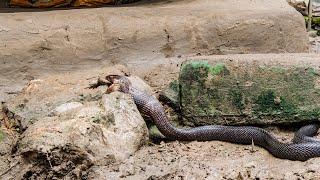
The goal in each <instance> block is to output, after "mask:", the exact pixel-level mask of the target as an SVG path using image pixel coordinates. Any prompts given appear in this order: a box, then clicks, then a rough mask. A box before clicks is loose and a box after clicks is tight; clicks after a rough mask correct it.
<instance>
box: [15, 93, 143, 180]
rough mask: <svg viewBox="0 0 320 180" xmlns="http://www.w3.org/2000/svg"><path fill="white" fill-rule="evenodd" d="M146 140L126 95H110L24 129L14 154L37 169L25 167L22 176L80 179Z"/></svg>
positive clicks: (120, 159) (134, 148) (128, 152)
mask: <svg viewBox="0 0 320 180" xmlns="http://www.w3.org/2000/svg"><path fill="white" fill-rule="evenodd" d="M99 104H101V105H102V106H101V107H102V108H100V106H99ZM78 105H79V104H78ZM66 109H68V108H66ZM147 139H148V130H147V127H146V125H145V122H144V120H143V118H142V117H141V115H140V113H139V111H138V110H137V107H136V106H135V104H134V102H133V99H132V98H131V96H129V95H126V94H123V93H120V92H114V93H112V94H108V95H104V96H103V99H102V100H101V103H96V104H95V105H94V104H93V103H91V104H90V105H88V106H83V105H82V106H78V107H77V108H76V109H74V110H73V111H71V112H69V113H64V114H59V116H54V117H50V118H49V117H48V118H44V119H42V120H39V121H37V122H35V123H34V124H33V125H32V126H30V127H29V128H28V129H27V130H26V131H25V132H24V134H23V137H22V138H21V140H20V141H19V143H18V152H19V154H22V157H23V158H24V159H25V160H26V162H29V163H32V164H35V165H34V166H37V167H38V168H32V169H30V168H29V169H28V168H27V170H25V171H23V172H22V173H24V174H23V175H22V176H23V177H25V176H26V175H27V174H26V173H27V171H30V172H29V174H33V175H34V178H39V177H42V178H63V177H64V178H66V177H68V178H80V177H81V174H82V173H83V172H84V171H85V170H86V169H88V168H89V167H90V166H91V165H93V164H95V165H108V164H110V163H113V162H121V161H123V160H125V159H127V158H128V157H129V156H130V155H132V154H133V153H134V152H135V151H137V150H138V148H139V147H140V146H141V145H142V144H144V143H145V142H146V140H147ZM29 166H30V164H27V165H26V167H29ZM46 167H51V168H49V169H48V168H46ZM39 169H42V170H41V172H37V171H38V170H39ZM68 172H69V173H68ZM37 173H38V175H37ZM39 174H40V175H39ZM67 174H68V175H67ZM71 175H72V176H71Z"/></svg>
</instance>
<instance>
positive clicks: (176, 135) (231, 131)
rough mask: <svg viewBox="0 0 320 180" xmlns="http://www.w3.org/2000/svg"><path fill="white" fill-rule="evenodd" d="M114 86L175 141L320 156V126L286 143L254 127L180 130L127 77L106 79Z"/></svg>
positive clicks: (295, 156) (290, 156)
mask: <svg viewBox="0 0 320 180" xmlns="http://www.w3.org/2000/svg"><path fill="white" fill-rule="evenodd" d="M106 78H107V80H108V81H110V82H111V83H112V85H111V86H110V87H109V88H108V91H109V92H111V91H114V90H115V88H117V89H116V90H118V91H120V92H123V93H127V94H130V95H131V96H132V97H133V99H134V102H135V104H136V105H137V107H138V109H139V110H140V111H142V112H143V113H145V114H147V115H149V116H151V117H152V119H153V120H154V123H155V124H156V126H157V128H158V129H159V131H160V132H161V133H162V134H163V135H164V136H165V137H166V138H169V139H172V140H182V141H192V140H197V141H211V140H219V141H227V142H232V143H238V144H251V143H252V141H253V142H254V144H256V145H258V146H261V147H263V148H265V149H266V150H268V151H269V152H270V153H271V154H272V155H274V156H275V157H278V158H282V159H290V160H299V161H306V160H308V159H310V158H313V157H319V156H320V141H318V140H317V139H315V138H312V136H314V135H315V134H316V133H317V131H318V129H319V126H318V125H315V124H314V125H308V126H304V127H302V128H301V129H300V130H298V131H297V133H296V134H295V137H294V139H293V142H292V143H282V142H280V141H278V140H277V139H276V138H275V137H274V136H273V135H271V134H270V133H268V132H267V131H265V130H264V129H261V128H258V127H251V126H222V125H209V126H200V127H195V128H177V127H174V126H173V125H172V124H171V123H170V122H169V121H168V119H167V116H166V114H165V111H164V109H163V107H162V105H161V103H160V102H159V101H158V100H157V99H156V98H155V97H153V96H152V95H149V94H146V93H145V92H142V91H140V90H138V89H136V88H133V87H132V86H131V82H130V81H129V80H128V78H127V77H125V76H117V75H109V76H107V77H106Z"/></svg>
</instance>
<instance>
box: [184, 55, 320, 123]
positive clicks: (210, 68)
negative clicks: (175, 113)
mask: <svg viewBox="0 0 320 180" xmlns="http://www.w3.org/2000/svg"><path fill="white" fill-rule="evenodd" d="M317 60H318V58H314V59H306V58H305V57H303V56H298V55H297V56H290V57H287V58H286V57H285V56H281V55H253V56H251V55H236V56H232V55H231V56H220V57H212V58H204V60H199V59H198V60H190V61H188V62H186V63H185V64H184V65H183V66H182V69H181V72H180V76H179V85H180V88H181V89H180V98H181V112H182V116H183V117H184V123H185V124H187V125H204V124H229V125H239V124H245V125H248V124H263V125H269V124H290V123H299V122H307V121H310V122H311V121H314V120H319V118H320V106H319V104H320V94H319V90H320V85H319V82H320V74H319V63H318V61H317Z"/></svg>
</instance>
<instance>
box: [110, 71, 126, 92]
mask: <svg viewBox="0 0 320 180" xmlns="http://www.w3.org/2000/svg"><path fill="white" fill-rule="evenodd" d="M106 80H107V81H109V82H110V83H111V85H110V86H109V87H108V89H107V93H111V92H114V91H120V92H123V93H129V90H130V86H131V82H130V81H129V79H128V78H127V77H126V76H120V75H108V76H106Z"/></svg>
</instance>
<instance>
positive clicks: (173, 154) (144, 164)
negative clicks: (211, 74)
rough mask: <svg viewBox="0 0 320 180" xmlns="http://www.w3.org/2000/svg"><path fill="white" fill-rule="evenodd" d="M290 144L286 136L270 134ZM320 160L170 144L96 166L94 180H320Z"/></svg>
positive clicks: (221, 144) (222, 146) (210, 145)
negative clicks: (106, 164) (286, 158)
mask: <svg viewBox="0 0 320 180" xmlns="http://www.w3.org/2000/svg"><path fill="white" fill-rule="evenodd" d="M271 132H272V133H274V134H277V136H278V137H280V139H284V140H288V138H289V137H290V135H289V134H288V133H287V132H283V131H279V130H277V129H273V130H271ZM319 163H320V159H319V158H315V159H311V160H309V161H306V162H297V161H296V162H295V161H289V160H282V159H277V158H274V157H273V156H271V155H270V154H269V153H268V152H267V151H266V150H264V149H262V148H259V147H253V149H252V147H251V146H243V145H236V144H231V143H224V142H218V141H216V142H170V143H161V144H160V145H153V146H145V147H143V148H142V149H141V150H139V151H138V152H136V154H135V155H134V156H132V157H130V158H129V159H128V160H126V161H125V162H123V163H120V164H113V165H110V166H100V167H99V166H93V167H92V168H91V170H90V172H89V177H90V178H92V179H95V178H97V179H134V180H135V179H137V180H138V179H149V180H151V179H153V180H156V179H157V180H158V179H163V180H164V179H185V180H189V179H210V180H211V179H212V180H213V179H238V180H243V179H256V180H258V179H314V180H316V179H319V178H320V172H319Z"/></svg>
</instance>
